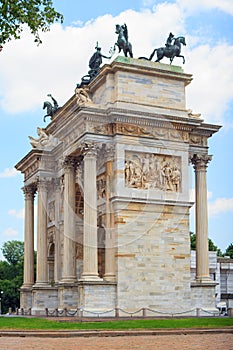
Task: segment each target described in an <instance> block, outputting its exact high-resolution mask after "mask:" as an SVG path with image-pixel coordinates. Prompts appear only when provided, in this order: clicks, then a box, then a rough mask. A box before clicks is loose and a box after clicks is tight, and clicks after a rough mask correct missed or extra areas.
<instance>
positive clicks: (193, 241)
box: [190, 232, 223, 256]
mask: <svg viewBox="0 0 233 350" xmlns="http://www.w3.org/2000/svg"><path fill="white" fill-rule="evenodd" d="M208 241H209V251H210V252H217V256H223V254H222V252H221V249H220V248H218V247H217V246H216V245H215V244H214V242H213V241H212V240H211V239H210V238H209V239H208ZM190 246H191V250H196V234H195V233H193V232H190Z"/></svg>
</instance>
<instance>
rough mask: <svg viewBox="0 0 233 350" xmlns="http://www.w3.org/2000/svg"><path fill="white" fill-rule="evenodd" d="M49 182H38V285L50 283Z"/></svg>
mask: <svg viewBox="0 0 233 350" xmlns="http://www.w3.org/2000/svg"><path fill="white" fill-rule="evenodd" d="M47 186H48V182H47V180H46V179H44V178H39V180H38V182H37V192H38V203H37V210H38V213H37V264H36V285H45V284H47V283H48V264H47V256H48V253H47V221H48V218H47V195H48V193H47V191H48V187H47Z"/></svg>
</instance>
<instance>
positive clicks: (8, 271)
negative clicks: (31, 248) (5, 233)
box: [0, 241, 24, 313]
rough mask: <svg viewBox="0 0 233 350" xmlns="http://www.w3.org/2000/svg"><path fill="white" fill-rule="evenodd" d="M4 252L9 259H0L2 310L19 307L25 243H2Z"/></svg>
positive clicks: (4, 311)
mask: <svg viewBox="0 0 233 350" xmlns="http://www.w3.org/2000/svg"><path fill="white" fill-rule="evenodd" d="M2 253H3V256H4V257H5V259H6V260H7V261H0V291H3V294H2V295H1V299H2V300H1V306H2V312H3V313H6V312H7V311H8V309H9V307H12V308H13V309H15V308H16V307H19V288H20V287H21V286H22V284H23V257H24V243H23V242H21V241H8V242H5V243H3V245H2Z"/></svg>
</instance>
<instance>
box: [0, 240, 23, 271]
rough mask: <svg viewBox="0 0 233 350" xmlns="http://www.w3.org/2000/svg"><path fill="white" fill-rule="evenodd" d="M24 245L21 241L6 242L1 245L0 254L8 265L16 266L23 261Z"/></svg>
mask: <svg viewBox="0 0 233 350" xmlns="http://www.w3.org/2000/svg"><path fill="white" fill-rule="evenodd" d="M23 253H24V243H23V242H21V241H14V240H13V241H8V242H5V243H3V245H2V254H3V256H4V258H5V259H6V260H7V261H8V263H9V264H12V265H14V266H15V265H16V264H17V263H18V262H19V261H20V260H22V259H23Z"/></svg>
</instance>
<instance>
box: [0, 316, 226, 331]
mask: <svg viewBox="0 0 233 350" xmlns="http://www.w3.org/2000/svg"><path fill="white" fill-rule="evenodd" d="M226 326H229V327H230V326H233V319H232V318H229V317H221V318H218V317H210V318H208V317H203V318H198V317H197V318H195V317H193V318H170V319H155V320H153V319H151V320H148V319H147V320H144V319H140V320H116V321H115V320H113V321H107V322H105V321H104V322H60V320H59V321H54V320H52V319H51V320H47V319H41V318H31V317H30V318H26V317H20V318H18V317H9V318H5V317H4V318H3V317H0V329H41V330H78V329H85V330H100V329H112V330H127V329H157V328H177V329H179V328H221V327H226Z"/></svg>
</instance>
